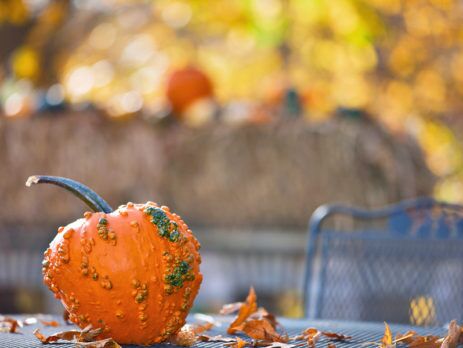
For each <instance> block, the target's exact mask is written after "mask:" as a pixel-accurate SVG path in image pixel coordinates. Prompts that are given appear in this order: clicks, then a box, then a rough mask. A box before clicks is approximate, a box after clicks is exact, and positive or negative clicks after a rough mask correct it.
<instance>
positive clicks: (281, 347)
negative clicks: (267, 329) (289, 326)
mask: <svg viewBox="0 0 463 348" xmlns="http://www.w3.org/2000/svg"><path fill="white" fill-rule="evenodd" d="M263 347H266V348H293V347H296V345H295V344H288V343H284V342H272V343H271V344H269V345H265V346H263Z"/></svg>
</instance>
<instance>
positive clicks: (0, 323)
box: [0, 316, 21, 333]
mask: <svg viewBox="0 0 463 348" xmlns="http://www.w3.org/2000/svg"><path fill="white" fill-rule="evenodd" d="M20 326H21V324H20V323H19V321H18V320H16V319H14V318H9V317H3V316H0V332H8V333H19V331H18V327H20Z"/></svg>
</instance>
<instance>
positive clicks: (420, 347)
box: [394, 331, 442, 348]
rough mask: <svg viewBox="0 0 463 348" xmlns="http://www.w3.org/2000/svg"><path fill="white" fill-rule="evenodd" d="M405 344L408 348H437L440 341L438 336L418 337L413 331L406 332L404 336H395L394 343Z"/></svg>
mask: <svg viewBox="0 0 463 348" xmlns="http://www.w3.org/2000/svg"><path fill="white" fill-rule="evenodd" d="M399 342H400V343H404V344H407V345H408V347H409V348H438V347H440V345H441V343H442V339H441V338H439V337H438V336H431V335H428V336H420V335H418V334H417V333H416V332H415V331H407V332H406V333H404V334H397V335H396V337H395V340H394V343H399Z"/></svg>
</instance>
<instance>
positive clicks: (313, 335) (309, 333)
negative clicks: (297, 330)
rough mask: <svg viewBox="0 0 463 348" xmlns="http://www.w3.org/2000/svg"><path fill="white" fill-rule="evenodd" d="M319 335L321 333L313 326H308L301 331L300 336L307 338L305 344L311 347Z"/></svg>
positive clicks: (313, 346) (313, 347) (312, 347)
mask: <svg viewBox="0 0 463 348" xmlns="http://www.w3.org/2000/svg"><path fill="white" fill-rule="evenodd" d="M321 335H322V333H321V332H320V331H318V330H317V329H316V328H314V327H309V328H308V329H305V330H304V331H303V332H302V338H303V339H305V340H307V345H308V346H309V347H311V348H315V345H316V344H317V342H318V340H319V339H320V337H321Z"/></svg>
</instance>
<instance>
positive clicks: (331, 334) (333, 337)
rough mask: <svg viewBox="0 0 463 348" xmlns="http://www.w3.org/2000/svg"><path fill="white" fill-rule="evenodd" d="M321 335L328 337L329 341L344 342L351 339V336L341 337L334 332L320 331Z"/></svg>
mask: <svg viewBox="0 0 463 348" xmlns="http://www.w3.org/2000/svg"><path fill="white" fill-rule="evenodd" d="M322 335H323V336H325V337H328V338H329V339H330V340H334V341H340V342H345V341H348V340H350V339H351V338H352V336H347V335H342V334H338V333H335V332H328V331H322Z"/></svg>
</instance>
